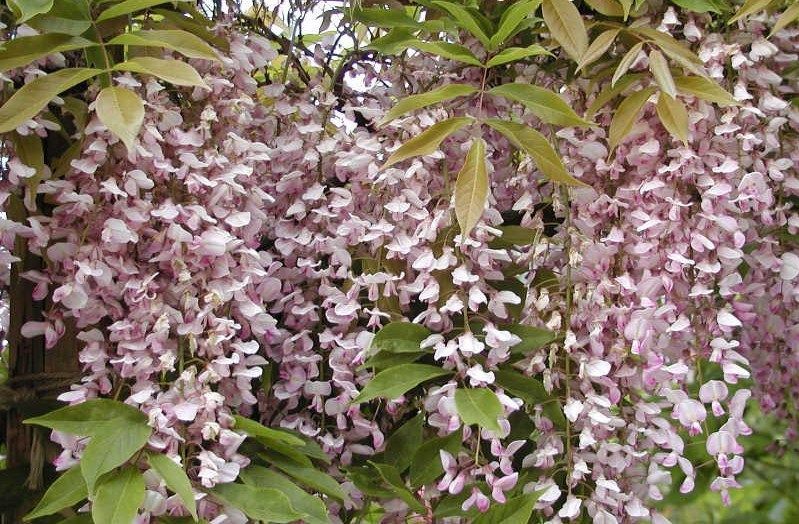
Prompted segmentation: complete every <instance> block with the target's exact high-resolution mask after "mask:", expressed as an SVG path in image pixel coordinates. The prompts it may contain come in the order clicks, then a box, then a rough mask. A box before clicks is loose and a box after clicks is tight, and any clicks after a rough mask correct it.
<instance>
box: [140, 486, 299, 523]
mask: <svg viewBox="0 0 799 524" xmlns="http://www.w3.org/2000/svg"><path fill="white" fill-rule="evenodd" d="M211 495H212V496H213V497H214V498H215V499H217V500H219V501H221V502H222V503H224V504H225V505H228V506H232V507H234V508H236V509H239V510H241V511H243V512H244V514H246V515H247V516H248V517H250V518H251V519H253V520H255V521H261V520H263V521H266V522H277V523H288V522H294V521H295V520H300V519H302V518H303V516H304V515H303V514H302V513H300V512H298V511H297V510H296V509H295V508H294V507H293V506H292V505H291V501H290V500H289V498H288V497H287V496H286V495H285V494H283V493H282V492H280V491H279V490H277V489H274V488H262V487H257V486H250V485H248V484H235V483H227V484H217V485H216V486H215V487H214V488H213V489H212V490H211ZM127 524H129V523H127Z"/></svg>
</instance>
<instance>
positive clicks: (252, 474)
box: [241, 465, 330, 524]
mask: <svg viewBox="0 0 799 524" xmlns="http://www.w3.org/2000/svg"><path fill="white" fill-rule="evenodd" d="M241 480H242V481H243V482H244V483H245V484H249V485H251V486H255V487H258V488H269V489H276V490H277V491H279V492H281V493H282V494H283V495H285V496H286V497H287V498H288V499H289V502H290V503H291V507H292V508H293V509H295V510H296V511H298V512H300V513H302V514H303V517H302V520H303V522H306V523H307V524H329V523H330V518H329V517H328V515H327V507H325V504H324V502H322V500H321V499H320V498H319V497H315V496H313V495H311V494H309V493H306V492H305V491H304V490H303V489H301V488H300V487H299V486H297V485H296V484H295V483H293V482H292V481H291V480H289V479H288V478H287V477H285V476H283V475H281V474H280V473H278V472H276V471H274V470H271V469H267V468H265V467H263V466H255V465H250V466H247V467H246V468H245V469H243V470H241Z"/></svg>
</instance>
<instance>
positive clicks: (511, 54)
mask: <svg viewBox="0 0 799 524" xmlns="http://www.w3.org/2000/svg"><path fill="white" fill-rule="evenodd" d="M551 54H552V53H550V52H549V51H547V50H546V49H544V48H543V47H541V46H540V45H538V44H533V45H531V46H527V47H508V48H507V49H503V50H502V51H500V52H499V53H497V54H496V55H494V56H493V57H492V58H491V59H490V60H489V61H488V62H486V67H496V66H498V65H502V64H507V63H508V62H516V61H517V60H521V59H523V58H527V57H530V56H538V55H551Z"/></svg>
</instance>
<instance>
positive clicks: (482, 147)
mask: <svg viewBox="0 0 799 524" xmlns="http://www.w3.org/2000/svg"><path fill="white" fill-rule="evenodd" d="M487 200H488V172H487V171H486V144H485V142H484V141H483V139H482V138H475V139H474V140H473V141H472V147H471V148H470V149H469V153H468V154H467V155H466V160H465V161H464V162H463V167H461V170H460V172H459V173H458V179H457V180H456V181H455V217H456V218H457V219H458V224H459V225H460V226H461V234H462V235H463V236H464V238H465V237H467V236H469V233H470V232H471V231H472V229H473V228H474V226H475V224H477V222H478V221H479V220H480V217H481V216H483V210H484V209H485V205H486V201H487Z"/></svg>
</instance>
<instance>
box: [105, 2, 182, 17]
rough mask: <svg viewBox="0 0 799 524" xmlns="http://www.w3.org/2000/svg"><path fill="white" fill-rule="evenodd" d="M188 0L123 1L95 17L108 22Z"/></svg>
mask: <svg viewBox="0 0 799 524" xmlns="http://www.w3.org/2000/svg"><path fill="white" fill-rule="evenodd" d="M186 1H188V0H125V1H124V2H120V3H118V4H115V5H113V6H111V7H109V8H108V9H106V10H105V11H103V12H102V13H100V16H98V17H97V21H98V22H103V21H105V20H110V19H112V18H116V17H118V16H125V15H130V14H136V13H137V12H139V11H143V10H145V9H148V8H150V7H155V6H157V5H161V4H165V3H167V2H186Z"/></svg>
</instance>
